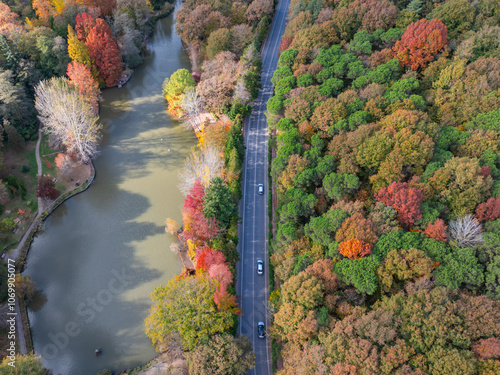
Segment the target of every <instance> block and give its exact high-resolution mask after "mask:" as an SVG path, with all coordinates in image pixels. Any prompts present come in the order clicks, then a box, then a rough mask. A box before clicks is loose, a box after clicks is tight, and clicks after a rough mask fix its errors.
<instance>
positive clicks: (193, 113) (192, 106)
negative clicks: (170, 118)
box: [179, 88, 203, 132]
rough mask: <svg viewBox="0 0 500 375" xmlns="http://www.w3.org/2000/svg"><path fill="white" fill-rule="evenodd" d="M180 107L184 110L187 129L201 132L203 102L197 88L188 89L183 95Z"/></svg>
mask: <svg viewBox="0 0 500 375" xmlns="http://www.w3.org/2000/svg"><path fill="white" fill-rule="evenodd" d="M179 104H180V106H181V108H182V110H183V119H184V124H185V125H186V128H188V129H190V128H193V129H194V130H195V131H196V132H198V131H200V130H201V125H202V121H201V113H202V111H203V101H202V100H201V98H200V96H199V95H198V93H197V92H196V89H195V88H188V89H186V91H185V92H184V95H182V97H181V100H180V103H179Z"/></svg>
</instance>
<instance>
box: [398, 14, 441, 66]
mask: <svg viewBox="0 0 500 375" xmlns="http://www.w3.org/2000/svg"><path fill="white" fill-rule="evenodd" d="M447 39H448V30H447V28H446V25H445V24H444V23H443V22H441V20H438V19H433V20H430V21H429V20H426V19H425V18H424V19H421V20H419V21H417V22H412V23H411V24H410V25H408V27H407V28H406V31H405V33H404V34H403V36H402V37H401V40H398V41H397V42H396V45H395V46H394V47H393V50H394V57H396V58H397V59H398V61H399V63H400V64H401V65H402V66H405V67H410V68H411V69H413V70H417V69H418V68H421V67H424V66H425V64H426V63H428V62H429V61H432V60H434V57H435V56H436V54H437V53H438V52H440V51H441V50H442V49H443V48H444V46H445V45H446V43H447Z"/></svg>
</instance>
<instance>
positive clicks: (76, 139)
mask: <svg viewBox="0 0 500 375" xmlns="http://www.w3.org/2000/svg"><path fill="white" fill-rule="evenodd" d="M35 108H36V109H37V110H38V113H39V119H40V121H41V122H42V124H43V130H44V131H45V133H47V134H50V135H53V136H54V137H56V138H57V139H59V140H60V141H61V142H62V143H63V144H64V145H65V146H66V148H67V151H68V153H69V154H73V155H76V156H77V157H78V158H79V159H80V160H82V161H88V160H89V159H90V158H92V157H93V156H95V155H96V154H97V143H98V141H99V139H100V130H101V128H102V125H101V124H99V123H98V119H99V117H98V116H97V115H95V114H93V112H92V106H91V105H90V104H89V103H86V102H85V101H83V100H82V99H81V98H80V96H79V95H78V92H77V91H76V89H74V88H73V87H71V86H70V85H69V84H68V81H67V80H66V79H64V78H62V77H60V78H51V79H50V80H44V81H41V82H40V83H39V84H38V85H37V87H36V88H35Z"/></svg>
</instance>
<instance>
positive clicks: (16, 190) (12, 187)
mask: <svg viewBox="0 0 500 375" xmlns="http://www.w3.org/2000/svg"><path fill="white" fill-rule="evenodd" d="M4 181H5V185H7V187H8V188H9V192H10V196H11V198H13V197H14V196H16V195H20V196H21V199H24V198H25V197H26V186H24V183H23V182H22V181H21V179H20V178H19V177H17V176H14V175H12V174H10V175H8V176H7V177H6V178H5V180H4Z"/></svg>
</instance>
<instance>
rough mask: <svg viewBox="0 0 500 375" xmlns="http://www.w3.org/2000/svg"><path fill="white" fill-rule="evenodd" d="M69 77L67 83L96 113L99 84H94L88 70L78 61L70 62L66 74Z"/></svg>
mask: <svg viewBox="0 0 500 375" xmlns="http://www.w3.org/2000/svg"><path fill="white" fill-rule="evenodd" d="M66 74H67V75H68V77H69V83H70V84H71V85H73V86H74V87H76V89H77V90H78V92H79V94H80V97H81V98H82V99H83V100H84V101H86V102H87V103H90V104H91V105H92V107H93V108H94V111H95V112H96V113H97V110H98V103H97V102H98V100H99V95H100V93H101V90H99V84H98V83H97V82H96V80H95V79H94V77H92V73H91V72H90V69H89V68H88V67H87V66H86V65H84V64H82V63H79V62H78V61H74V60H73V61H72V62H70V63H69V64H68V71H67V73H66Z"/></svg>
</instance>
